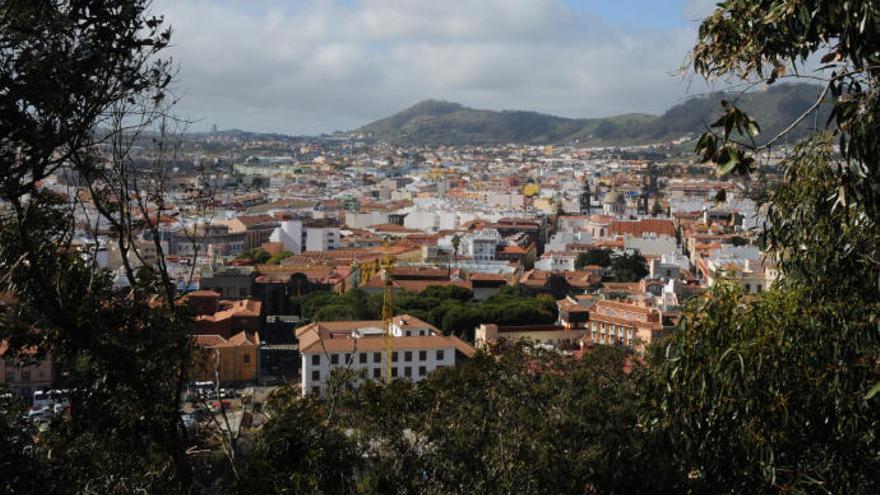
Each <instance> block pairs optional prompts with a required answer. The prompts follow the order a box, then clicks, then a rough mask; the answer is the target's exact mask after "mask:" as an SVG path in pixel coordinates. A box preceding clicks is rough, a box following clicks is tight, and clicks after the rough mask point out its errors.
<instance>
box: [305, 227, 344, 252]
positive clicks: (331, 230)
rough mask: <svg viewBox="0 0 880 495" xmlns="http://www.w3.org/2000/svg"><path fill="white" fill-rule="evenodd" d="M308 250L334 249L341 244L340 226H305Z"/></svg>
mask: <svg viewBox="0 0 880 495" xmlns="http://www.w3.org/2000/svg"><path fill="white" fill-rule="evenodd" d="M304 230H305V243H304V244H305V247H306V251H332V250H334V249H338V248H339V246H340V235H339V227H305V229H304Z"/></svg>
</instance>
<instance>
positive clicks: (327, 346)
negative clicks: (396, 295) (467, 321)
mask: <svg viewBox="0 0 880 495" xmlns="http://www.w3.org/2000/svg"><path fill="white" fill-rule="evenodd" d="M389 330H390V332H391V334H392V337H391V344H392V355H391V356H390V357H391V374H392V378H402V379H406V380H412V381H414V382H418V381H420V380H422V379H424V378H425V376H427V375H428V373H430V372H432V371H434V370H436V369H440V368H444V367H452V366H456V365H457V364H459V363H461V362H462V361H463V360H465V359H469V358H471V357H473V355H474V348H473V347H471V346H470V345H468V344H466V343H465V342H463V341H462V340H460V339H459V338H457V337H447V336H444V335H442V333H441V332H440V331H439V330H438V329H437V328H435V327H434V326H433V325H431V324H429V323H427V322H424V321H422V320H420V319H418V318H414V317H412V316H409V315H401V316H395V317H394V318H393V319H392V321H391V324H390V325H389ZM384 335H385V332H384V329H383V322H381V321H334V322H315V323H312V324H309V325H306V326H304V327H300V328H298V329H297V330H296V336H297V338H298V339H299V346H300V354H301V355H302V381H301V384H302V393H303V395H306V394H309V393H315V394H321V395H323V394H324V393H325V392H326V383H327V380H328V378H329V377H330V374H331V372H332V371H333V370H334V369H336V368H345V367H349V368H350V369H352V370H354V371H357V372H363V373H365V376H366V379H370V380H380V379H385V373H386V372H385V369H386V361H385V359H386V354H387V351H386V347H385V337H384Z"/></svg>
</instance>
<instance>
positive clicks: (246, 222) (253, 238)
mask: <svg viewBox="0 0 880 495" xmlns="http://www.w3.org/2000/svg"><path fill="white" fill-rule="evenodd" d="M278 225H279V222H278V221H277V220H275V219H274V218H273V217H272V216H271V215H242V216H240V217H238V218H234V219H232V220H230V221H229V231H230V232H239V233H241V232H243V233H244V234H245V244H244V249H245V250H249V249H254V248H258V247H260V246H261V245H262V244H263V243H264V242H267V241H269V237H271V235H272V232H274V231H275V229H276V228H278Z"/></svg>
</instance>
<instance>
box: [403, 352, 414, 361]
mask: <svg viewBox="0 0 880 495" xmlns="http://www.w3.org/2000/svg"><path fill="white" fill-rule="evenodd" d="M403 360H404V361H406V362H407V363H410V362H412V351H406V352H404V353H403Z"/></svg>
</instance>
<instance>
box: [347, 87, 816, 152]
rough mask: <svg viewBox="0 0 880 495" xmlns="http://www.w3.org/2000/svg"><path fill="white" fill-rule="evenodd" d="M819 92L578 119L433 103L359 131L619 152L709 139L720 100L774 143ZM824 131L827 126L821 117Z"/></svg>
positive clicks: (707, 98) (422, 140) (696, 101)
mask: <svg viewBox="0 0 880 495" xmlns="http://www.w3.org/2000/svg"><path fill="white" fill-rule="evenodd" d="M819 91H820V88H819V87H817V86H814V85H809V84H781V85H777V86H771V87H770V88H768V89H766V90H764V91H755V92H751V93H746V94H744V95H743V94H738V93H725V92H715V93H711V94H708V95H704V96H699V97H694V98H689V99H688V100H686V101H684V102H682V103H679V104H677V105H675V106H673V107H672V108H670V109H669V110H667V111H666V112H664V113H663V114H662V115H650V114H643V113H634V114H624V115H616V116H612V117H604V118H587V119H572V118H565V117H557V116H554V115H547V114H542V113H537V112H528V111H515V110H502V111H493V110H479V109H474V108H469V107H466V106H464V105H461V104H459V103H452V102H448V101H441V100H427V101H423V102H421V103H418V104H416V105H413V106H411V107H409V108H407V109H406V110H403V111H402V112H399V113H396V114H394V115H392V116H390V117H386V118H384V119H380V120H377V121H375V122H372V123H370V124H367V125H365V126H363V127H361V128H360V129H358V132H362V133H364V134H367V135H368V136H370V138H371V139H374V140H377V141H385V142H389V143H393V144H403V145H465V144H502V143H523V144H551V143H571V142H578V143H582V144H596V145H613V144H635V143H649V142H662V141H669V140H674V139H678V138H681V137H683V136H688V135H696V134H698V133H700V132H703V131H704V130H705V129H706V127H707V126H708V125H709V124H711V123H712V122H713V121H714V120H715V119H717V118H718V116H719V115H720V114H721V105H720V101H721V100H723V99H727V100H737V104H738V105H739V106H740V108H742V109H743V110H745V111H746V112H747V113H749V114H750V115H752V116H753V117H754V118H755V119H756V120H758V122H759V123H760V124H761V125H762V127H763V132H762V134H761V138H764V139H769V138H770V137H772V136H773V135H774V134H775V133H776V132H778V131H779V130H780V129H782V128H783V126H784V125H786V124H787V123H789V122H791V121H793V120H795V119H796V118H797V117H798V116H799V115H800V114H801V113H802V112H803V111H804V110H806V109H807V108H808V107H809V106H810V105H811V104H812V103H813V101H815V98H816V97H817V96H818V94H819ZM819 123H820V125H821V124H823V123H824V118H823V115H820V120H819ZM812 125H813V122H804V123H803V124H802V125H801V126H800V128H798V129H796V132H795V133H794V134H793V135H792V136H791V138H800V137H802V136H803V134H804V133H805V132H806V130H807V129H808V128H810V127H812Z"/></svg>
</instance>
